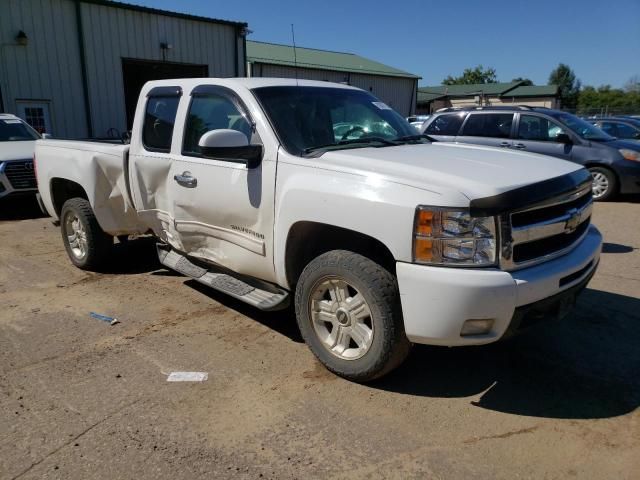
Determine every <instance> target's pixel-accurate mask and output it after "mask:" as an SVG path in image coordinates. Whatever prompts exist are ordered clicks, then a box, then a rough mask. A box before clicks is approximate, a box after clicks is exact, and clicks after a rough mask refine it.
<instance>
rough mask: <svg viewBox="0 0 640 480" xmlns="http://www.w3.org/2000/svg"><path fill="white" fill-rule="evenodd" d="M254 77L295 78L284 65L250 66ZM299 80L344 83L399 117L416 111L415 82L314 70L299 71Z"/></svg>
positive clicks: (399, 78)
mask: <svg viewBox="0 0 640 480" xmlns="http://www.w3.org/2000/svg"><path fill="white" fill-rule="evenodd" d="M251 75H252V76H253V77H277V78H296V68H295V67H289V66H285V65H272V64H267V63H253V64H252V72H251ZM297 76H298V78H304V79H307V80H321V81H327V82H338V83H340V82H347V83H349V85H353V86H354V87H358V88H362V89H363V90H367V91H370V92H372V93H373V94H374V95H375V96H376V97H378V98H380V99H381V100H382V101H383V102H385V103H386V104H387V105H389V106H390V107H392V108H393V109H394V110H396V111H397V112H398V113H400V115H402V116H405V117H406V116H409V115H411V114H412V113H413V111H414V109H415V102H416V96H415V94H416V89H417V88H418V81H417V79H413V78H403V77H387V76H381V75H367V74H362V73H350V72H337V71H334V70H320V69H314V68H298V69H297Z"/></svg>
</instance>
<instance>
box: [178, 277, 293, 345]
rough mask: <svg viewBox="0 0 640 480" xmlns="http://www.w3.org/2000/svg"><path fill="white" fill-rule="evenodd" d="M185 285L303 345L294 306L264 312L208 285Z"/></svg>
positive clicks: (193, 281) (193, 282)
mask: <svg viewBox="0 0 640 480" xmlns="http://www.w3.org/2000/svg"><path fill="white" fill-rule="evenodd" d="M185 285H186V286H188V287H190V288H192V289H194V290H196V291H198V292H199V293H201V294H202V295H205V296H206V297H208V298H210V299H211V300H214V301H215V302H218V303H220V304H221V305H224V306H225V307H226V308H228V309H231V310H233V311H235V312H238V313H239V314H241V315H244V316H245V317H249V318H251V319H252V320H255V321H256V322H258V323H260V324H262V325H264V326H265V327H268V328H270V329H271V330H273V331H274V332H277V333H279V334H280V335H283V336H285V337H287V338H288V339H289V340H291V341H293V342H295V343H303V340H302V336H301V335H300V330H298V324H297V323H296V316H295V312H294V309H293V306H292V305H290V306H289V307H287V308H286V309H285V310H278V311H275V312H264V311H262V310H258V309H257V308H255V307H253V306H251V305H248V304H246V303H244V302H241V301H240V300H236V299H235V298H233V297H230V296H229V295H226V294H224V293H222V292H218V291H217V290H213V289H212V288H210V287H207V286H206V285H203V284H201V283H198V282H196V281H195V280H187V281H186V282H185Z"/></svg>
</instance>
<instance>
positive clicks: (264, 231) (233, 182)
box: [166, 87, 277, 280]
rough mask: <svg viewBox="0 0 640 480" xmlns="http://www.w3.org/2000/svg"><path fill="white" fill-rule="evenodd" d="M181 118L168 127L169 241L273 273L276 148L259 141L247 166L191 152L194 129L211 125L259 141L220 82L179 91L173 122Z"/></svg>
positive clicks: (250, 270)
mask: <svg viewBox="0 0 640 480" xmlns="http://www.w3.org/2000/svg"><path fill="white" fill-rule="evenodd" d="M240 112H242V114H240ZM181 119H184V122H185V124H186V126H185V128H184V129H183V128H180V129H179V131H178V132H176V134H174V142H173V147H172V154H171V157H172V160H171V168H170V171H169V178H168V181H167V185H166V189H167V190H166V191H167V196H168V198H169V199H170V202H171V204H170V206H169V209H170V211H169V213H170V215H171V216H172V218H173V223H174V228H175V230H174V232H173V233H174V235H175V238H174V239H173V242H171V243H173V244H174V247H176V248H178V249H180V250H181V251H183V252H185V253H187V254H189V255H191V256H193V257H198V258H202V259H204V260H207V261H210V262H214V263H216V264H218V265H221V266H223V267H226V268H228V269H231V270H233V271H235V272H238V273H241V274H245V275H250V276H253V277H257V278H262V279H265V280H272V279H273V277H274V266H273V214H274V187H275V174H276V162H275V159H276V154H277V150H276V149H275V148H274V149H273V151H270V149H269V148H268V146H265V151H264V156H263V161H262V162H261V164H260V165H259V166H258V167H257V168H253V169H249V168H247V166H246V165H245V163H242V162H237V161H233V160H222V159H212V158H204V157H202V156H198V155H199V152H198V151H199V147H198V146H197V144H198V140H199V138H200V136H201V135H202V134H203V133H205V132H207V131H210V130H213V129H216V128H232V129H235V130H238V131H242V132H243V133H244V134H246V135H247V136H248V137H253V138H252V140H253V141H254V142H256V141H259V137H257V136H256V135H255V134H254V133H253V131H252V127H251V122H250V121H247V119H248V113H247V112H246V109H245V107H244V105H243V104H242V103H241V101H240V100H239V99H238V97H236V96H235V94H234V93H233V92H231V91H230V90H227V89H223V88H221V87H200V88H199V87H196V89H194V90H193V96H192V97H191V98H189V97H188V96H187V95H185V98H183V99H182V101H181V104H180V107H179V109H178V121H177V123H176V125H178V124H182V121H180V120H181ZM183 130H184V136H182V135H180V133H181V132H182V131H183Z"/></svg>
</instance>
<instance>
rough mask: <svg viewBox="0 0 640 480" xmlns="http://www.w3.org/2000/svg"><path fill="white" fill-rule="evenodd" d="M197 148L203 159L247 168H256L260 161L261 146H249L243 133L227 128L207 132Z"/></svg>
mask: <svg viewBox="0 0 640 480" xmlns="http://www.w3.org/2000/svg"><path fill="white" fill-rule="evenodd" d="M198 146H199V147H200V148H201V150H202V155H203V156H205V157H210V158H219V159H221V160H229V161H232V162H240V163H244V164H246V165H247V168H256V167H257V166H258V165H260V161H261V160H262V145H250V144H249V139H248V138H247V136H246V135H245V134H244V133H242V132H238V131H237V130H231V129H228V128H220V129H217V130H210V131H208V132H207V133H205V134H204V135H202V137H200V140H199V141H198Z"/></svg>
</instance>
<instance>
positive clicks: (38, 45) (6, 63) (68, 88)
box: [0, 0, 245, 137]
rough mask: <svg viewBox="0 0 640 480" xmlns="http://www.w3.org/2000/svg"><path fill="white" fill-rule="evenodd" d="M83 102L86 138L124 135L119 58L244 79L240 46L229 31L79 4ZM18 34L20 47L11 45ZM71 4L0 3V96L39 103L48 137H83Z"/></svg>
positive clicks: (11, 104) (65, 0)
mask: <svg viewBox="0 0 640 480" xmlns="http://www.w3.org/2000/svg"><path fill="white" fill-rule="evenodd" d="M81 18H82V23H83V31H84V48H85V53H86V66H87V83H88V97H89V104H90V110H91V117H92V123H93V127H94V128H93V134H94V136H104V135H106V134H107V130H108V129H109V128H112V127H114V128H116V129H118V130H120V131H124V130H125V129H126V114H125V102H124V85H123V78H122V58H134V59H140V60H153V61H162V60H163V57H162V50H161V48H160V43H161V42H168V43H170V44H172V45H173V48H172V49H171V50H168V51H167V52H166V56H165V59H166V60H167V61H169V62H180V63H191V64H203V65H207V66H208V69H209V75H210V76H213V77H216V76H218V77H232V76H236V75H238V76H244V75H245V63H244V50H243V48H244V43H243V40H242V38H241V37H239V36H238V34H237V33H238V32H237V27H236V26H235V25H227V24H223V23H211V22H204V21H198V20H192V19H184V18H176V17H171V16H166V15H157V14H152V13H148V12H141V11H135V10H129V9H123V8H116V7H109V6H105V5H96V4H91V3H81ZM20 30H23V31H24V32H25V33H26V34H27V36H28V38H29V43H28V45H27V46H18V45H15V40H14V38H15V36H16V34H17V33H18V31H20ZM77 31H78V30H77V23H76V14H75V3H74V2H73V1H72V0H0V44H2V46H0V90H1V92H2V98H3V101H4V105H3V107H4V109H5V110H6V111H8V112H11V113H17V106H16V100H19V99H34V100H46V101H48V102H50V103H49V105H50V113H51V123H52V125H53V133H54V135H56V136H60V137H84V136H87V134H88V133H87V122H86V118H85V105H84V96H83V95H84V94H83V82H82V69H81V62H80V51H79V44H78V36H77Z"/></svg>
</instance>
